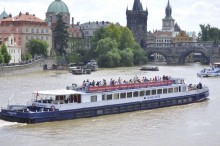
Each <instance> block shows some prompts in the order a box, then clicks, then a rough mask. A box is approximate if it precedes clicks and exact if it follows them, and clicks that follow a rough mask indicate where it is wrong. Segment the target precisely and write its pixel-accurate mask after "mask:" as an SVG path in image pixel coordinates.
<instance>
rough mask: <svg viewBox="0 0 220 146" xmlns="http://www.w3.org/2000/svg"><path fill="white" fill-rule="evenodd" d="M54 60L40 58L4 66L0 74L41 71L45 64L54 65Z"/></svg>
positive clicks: (0, 68) (0, 69)
mask: <svg viewBox="0 0 220 146" xmlns="http://www.w3.org/2000/svg"><path fill="white" fill-rule="evenodd" d="M54 62H55V61H54V60H53V59H40V60H36V61H33V62H31V63H29V64H25V65H17V66H3V67H0V76H4V75H13V74H23V73H30V72H35V71H40V70H43V65H44V64H47V65H48V66H52V64H54Z"/></svg>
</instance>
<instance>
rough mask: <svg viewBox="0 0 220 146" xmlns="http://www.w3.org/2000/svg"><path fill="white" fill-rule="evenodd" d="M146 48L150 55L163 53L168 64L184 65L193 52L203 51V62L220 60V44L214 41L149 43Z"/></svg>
mask: <svg viewBox="0 0 220 146" xmlns="http://www.w3.org/2000/svg"><path fill="white" fill-rule="evenodd" d="M144 50H145V52H146V54H147V56H148V57H150V56H151V55H152V54H154V53H159V54H161V55H163V56H164V57H165V59H166V62H167V64H179V65H183V64H185V60H186V57H187V56H188V55H189V54H191V53H201V55H202V60H200V61H201V62H202V63H203V64H209V63H210V62H211V63H213V62H220V46H219V45H216V44H214V43H213V42H190V43H176V44H172V43H170V44H168V43H166V44H165V43H164V44H161V43H160V44H148V45H147V46H146V47H145V48H144Z"/></svg>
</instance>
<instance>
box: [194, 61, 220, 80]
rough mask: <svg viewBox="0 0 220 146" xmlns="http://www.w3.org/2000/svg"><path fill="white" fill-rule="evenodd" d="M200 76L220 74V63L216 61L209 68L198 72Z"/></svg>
mask: <svg viewBox="0 0 220 146" xmlns="http://www.w3.org/2000/svg"><path fill="white" fill-rule="evenodd" d="M197 76H199V77H216V76H220V63H214V64H213V65H211V66H210V67H209V68H204V69H202V70H201V71H200V72H199V73H197Z"/></svg>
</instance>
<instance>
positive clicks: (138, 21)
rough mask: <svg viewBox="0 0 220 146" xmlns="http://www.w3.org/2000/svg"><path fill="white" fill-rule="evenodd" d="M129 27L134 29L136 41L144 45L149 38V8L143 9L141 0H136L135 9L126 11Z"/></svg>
mask: <svg viewBox="0 0 220 146" xmlns="http://www.w3.org/2000/svg"><path fill="white" fill-rule="evenodd" d="M126 15H127V27H128V28H129V29H130V30H131V31H132V33H133V36H134V38H135V41H136V42H137V43H139V44H140V46H141V47H144V46H145V44H146V40H147V18H148V10H147V8H146V10H143V6H142V3H141V2H140V0H134V4H133V9H132V10H128V8H127V11H126Z"/></svg>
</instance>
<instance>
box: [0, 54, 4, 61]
mask: <svg viewBox="0 0 220 146" xmlns="http://www.w3.org/2000/svg"><path fill="white" fill-rule="evenodd" d="M1 63H4V56H3V55H2V52H1V51H0V64H1Z"/></svg>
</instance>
